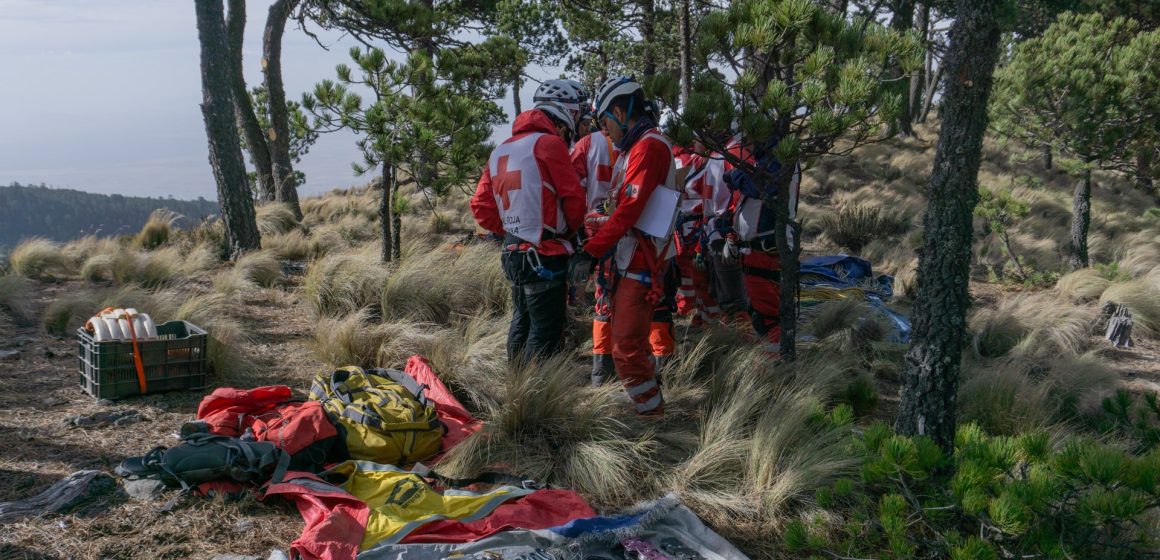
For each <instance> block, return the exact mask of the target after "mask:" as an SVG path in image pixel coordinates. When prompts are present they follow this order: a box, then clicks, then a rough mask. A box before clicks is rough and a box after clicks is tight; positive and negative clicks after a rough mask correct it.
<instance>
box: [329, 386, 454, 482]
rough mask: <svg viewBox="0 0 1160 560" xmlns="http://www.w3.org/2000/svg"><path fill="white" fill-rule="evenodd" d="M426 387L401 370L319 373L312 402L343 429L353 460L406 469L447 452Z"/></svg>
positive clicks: (442, 428)
mask: <svg viewBox="0 0 1160 560" xmlns="http://www.w3.org/2000/svg"><path fill="white" fill-rule="evenodd" d="M426 389H427V387H426V385H420V384H419V383H418V382H417V381H415V380H414V379H413V378H412V377H411V376H409V375H407V374H406V373H404V372H402V371H399V370H396V369H372V370H370V371H363V369H362V368H359V367H355V366H348V367H344V368H341V369H339V370H337V371H334V372H332V373H329V374H325V373H323V374H319V375H317V376H316V377H315V378H314V382H313V383H312V385H311V388H310V398H311V399H312V400H317V401H319V402H320V403H321V404H322V406H323V408H325V409H326V411H327V412H329V413H330V414H331V417H332V418H333V419H334V421H335V422H336V423H338V424H339V426H341V427H342V431H344V432H345V442H346V448H347V451H349V453H350V457H351V458H352V459H362V460H367V461H374V462H376V463H385V464H390V465H400V466H401V465H406V464H410V463H414V462H416V461H422V460H424V459H427V458H428V457H431V456H433V455H435V454H437V453H439V451H440V448H441V444H442V440H443V434H444V433H445V432H446V430H445V429H444V427H443V424H442V423H440V422H439V417H438V415H436V413H435V403H433V402H431V400H429V399H428V398H427V397H426V395H425V392H426Z"/></svg>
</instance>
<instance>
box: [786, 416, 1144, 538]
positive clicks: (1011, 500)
mask: <svg viewBox="0 0 1160 560" xmlns="http://www.w3.org/2000/svg"><path fill="white" fill-rule="evenodd" d="M852 439H853V444H852V446H851V448H852V449H854V450H855V451H853V452H854V453H856V454H858V455H860V456H861V457H862V466H861V480H860V481H859V482H858V483H856V484H855V485H854V486H853V490H852V491H851V489H850V485H849V482H846V481H837V482H835V483H833V485H832V486H831V488H830V490H829V491H828V492H823V493H822V495H823V496H826V497H827V499H830V500H831V501H832V502H833V503H834V504H835V506H836V509H838V510H840V511H841V513H842V516H841V518H842V519H845V520H846V521H845V522H844V525H843V522H838V524H839V525H840V526H839V527H834V528H831V529H832V530H829V531H809V530H808V528H806V527H804V526H795V525H792V524H791V526H789V527H787V528H786V530H785V531H784V535H785V536H784V537H783V540H784V541H785V542H786V544H787V547H790V546H792V548H793V549H794V552H795V554H796V556H797V557H805V556H807V555H809V554H811V553H814V554H818V555H823V554H824V555H825V556H826V557H833V556H837V555H838V553H840V554H841V557H843V558H848V557H855V558H869V557H873V558H898V557H907V558H947V557H949V558H953V559H956V560H958V559H963V560H965V559H971V560H975V559H979V560H983V559H996V558H1000V557H1002V558H1108V559H1124V560H1127V559H1132V558H1145V557H1150V556H1153V555H1155V554H1156V552H1157V551H1158V550H1160V549H1158V548H1157V546H1158V544H1160V541H1158V540H1157V537H1158V535H1157V534H1156V532H1155V525H1154V523H1155V519H1156V516H1157V515H1158V514H1160V485H1157V482H1156V481H1157V480H1158V479H1160V455H1157V454H1155V453H1152V454H1148V455H1144V456H1136V455H1132V454H1129V453H1125V452H1124V451H1122V450H1120V449H1118V448H1116V447H1113V446H1110V445H1107V444H1104V443H1100V442H1098V441H1096V440H1094V439H1090V438H1085V437H1076V436H1071V437H1066V438H1062V439H1060V438H1056V437H1053V436H1052V435H1051V434H1049V433H1048V432H1045V431H1032V432H1027V433H1024V434H1021V435H1019V436H1016V437H1003V436H999V437H996V436H989V435H986V434H985V433H984V432H983V431H982V430H981V429H980V428H979V427H978V426H976V425H972V424H968V425H965V426H961V427H960V428H959V431H958V434H957V437H956V439H955V449H954V454H953V455H949V456H948V455H947V454H945V453H944V452H943V451H942V450H941V449H939V448H938V447H937V446H935V445H934V444H933V443H932V442H931V441H930V440H929V439H927V438H925V437H923V436H917V437H905V436H899V435H895V434H893V432H892V431H891V430H890V428H889V427H887V426H886V425H885V424H883V423H881V422H878V423H875V424H872V425H870V426H868V427H867V428H866V429H864V430H863V431H862V432H861V433H860V434H859V435H855V436H853V438H852ZM1053 440H1054V441H1055V442H1054V443H1053ZM839 483H841V484H842V485H843V488H839ZM838 496H844V497H838ZM831 518H833V515H832V514H831Z"/></svg>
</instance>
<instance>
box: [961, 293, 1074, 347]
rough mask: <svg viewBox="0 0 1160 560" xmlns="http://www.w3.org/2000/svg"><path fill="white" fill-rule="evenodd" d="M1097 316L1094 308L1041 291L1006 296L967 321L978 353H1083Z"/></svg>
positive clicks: (977, 312) (973, 314) (977, 311)
mask: <svg viewBox="0 0 1160 560" xmlns="http://www.w3.org/2000/svg"><path fill="white" fill-rule="evenodd" d="M1095 320H1096V311H1095V310H1094V309H1092V308H1090V307H1075V306H1073V305H1070V304H1069V303H1068V302H1066V301H1063V300H1061V299H1059V298H1058V296H1056V295H1054V294H1051V293H1050V292H1042V293H1032V294H1017V295H1012V296H1009V297H1005V298H1004V299H1002V300H1000V301H999V302H998V304H996V305H995V306H994V307H985V308H981V309H978V310H976V311H975V312H974V313H972V314H971V316H970V319H969V321H968V322H969V325H970V330H971V332H973V333H974V335H973V341H972V348H973V350H974V353H975V355H976V356H979V357H983V358H997V357H1000V356H1005V355H1008V354H1009V353H1015V354H1018V355H1022V356H1039V357H1043V356H1059V355H1074V354H1078V353H1082V352H1083V351H1084V349H1085V346H1086V344H1087V340H1088V337H1089V335H1090V333H1091V329H1092V327H1093V325H1094V324H1095Z"/></svg>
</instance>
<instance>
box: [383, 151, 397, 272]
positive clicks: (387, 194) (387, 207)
mask: <svg viewBox="0 0 1160 560" xmlns="http://www.w3.org/2000/svg"><path fill="white" fill-rule="evenodd" d="M392 177H394V169H393V167H392V166H391V165H390V164H388V163H387V162H385V161H384V162H383V196H382V197H380V198H379V224H380V225H381V226H382V230H383V251H382V259H383V262H391V247H392V243H391V238H392V232H391V224H392V223H393V220H392V217H391V209H392V207H393V206H394V205H393V204H391V178H392Z"/></svg>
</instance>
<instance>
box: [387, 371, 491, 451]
mask: <svg viewBox="0 0 1160 560" xmlns="http://www.w3.org/2000/svg"><path fill="white" fill-rule="evenodd" d="M403 371H405V372H407V375H410V376H411V377H413V378H414V379H415V381H418V382H419V384H420V385H426V386H427V398H429V399H431V400H432V401H434V402H435V411H436V413H438V414H439V420H442V421H443V425H444V426H446V427H447V433H446V434H445V435H444V436H443V451H442V452H441V453H440V454H439V455H437V456H435V457H432V458H431V459H428V461H429V462H432V463H434V462H435V461H438V460H439V458H440V457H442V456H443V453H446V452H447V450H448V449H451V448H452V447H455V446H456V444H458V443H459V442H461V441H463V440H465V439H467V437H468V436H470V435H471V434H474V433H475V432H478V431H479V429H480V428H482V427H483V423H482V422H480V421H479V420H477V419H476V418H475V417H474V416H472V415H471V413H470V412H468V411H467V409H466V408H464V406H463V403H461V402H459V399H457V398H455V395H454V394H452V393H451V390H450V389H448V388H447V386H446V385H444V384H443V381H441V380H440V379H439V376H438V375H435V371H434V370H433V369H431V364H430V362H428V361H427V358H424V357H423V356H420V355H418V354H416V355H414V356H411V358H410V359H409V360H407V366H406V367H405V368H403Z"/></svg>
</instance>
